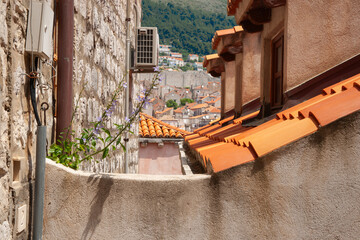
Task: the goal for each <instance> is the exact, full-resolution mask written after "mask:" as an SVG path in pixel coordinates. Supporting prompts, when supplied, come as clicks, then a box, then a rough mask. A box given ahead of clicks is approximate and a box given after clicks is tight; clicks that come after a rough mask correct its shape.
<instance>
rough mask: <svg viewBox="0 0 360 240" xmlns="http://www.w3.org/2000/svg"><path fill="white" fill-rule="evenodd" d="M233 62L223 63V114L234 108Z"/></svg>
mask: <svg viewBox="0 0 360 240" xmlns="http://www.w3.org/2000/svg"><path fill="white" fill-rule="evenodd" d="M235 71H236V70H235V61H230V62H225V72H226V78H225V104H224V109H225V112H228V111H230V110H232V109H234V107H235Z"/></svg>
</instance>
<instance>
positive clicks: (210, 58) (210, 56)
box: [203, 53, 220, 67]
mask: <svg viewBox="0 0 360 240" xmlns="http://www.w3.org/2000/svg"><path fill="white" fill-rule="evenodd" d="M218 58H220V57H219V55H218V54H217V53H215V54H210V55H206V56H205V57H204V61H203V67H206V66H207V65H208V61H210V60H213V59H218Z"/></svg>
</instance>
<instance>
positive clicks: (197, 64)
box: [193, 62, 204, 71]
mask: <svg viewBox="0 0 360 240" xmlns="http://www.w3.org/2000/svg"><path fill="white" fill-rule="evenodd" d="M193 67H194V69H195V70H197V71H203V70H204V68H203V63H202V62H194V64H193Z"/></svg>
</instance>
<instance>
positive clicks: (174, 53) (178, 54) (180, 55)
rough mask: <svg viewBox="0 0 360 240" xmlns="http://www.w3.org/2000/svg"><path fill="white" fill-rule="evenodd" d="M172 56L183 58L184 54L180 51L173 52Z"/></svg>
mask: <svg viewBox="0 0 360 240" xmlns="http://www.w3.org/2000/svg"><path fill="white" fill-rule="evenodd" d="M170 56H171V57H174V58H182V57H183V56H182V54H181V53H178V52H171V53H170Z"/></svg>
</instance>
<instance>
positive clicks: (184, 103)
mask: <svg viewBox="0 0 360 240" xmlns="http://www.w3.org/2000/svg"><path fill="white" fill-rule="evenodd" d="M193 102H194V100H192V99H190V98H182V99H180V105H181V106H185V105H186V103H193Z"/></svg>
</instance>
